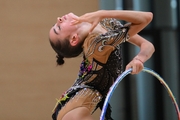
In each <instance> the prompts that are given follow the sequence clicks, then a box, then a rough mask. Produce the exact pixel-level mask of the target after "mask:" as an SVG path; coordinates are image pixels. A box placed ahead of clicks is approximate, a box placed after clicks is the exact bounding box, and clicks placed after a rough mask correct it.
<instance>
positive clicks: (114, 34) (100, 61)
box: [49, 10, 154, 120]
mask: <svg viewBox="0 0 180 120" xmlns="http://www.w3.org/2000/svg"><path fill="white" fill-rule="evenodd" d="M152 17H153V15H152V13H151V12H141V11H127V10H99V11H95V12H91V13H86V14H84V15H82V16H80V17H78V16H76V15H75V14H73V13H69V14H67V15H64V16H62V17H58V18H57V22H56V24H55V25H54V26H53V27H52V28H51V29H50V32H49V40H50V44H51V46H52V48H53V49H54V51H55V52H56V53H57V63H58V65H63V64H64V60H63V58H71V57H77V56H79V55H80V54H82V56H83V60H82V63H81V65H80V70H79V74H78V78H77V79H76V80H75V82H74V84H73V85H72V86H71V87H70V88H69V89H68V90H67V91H66V92H65V93H64V94H63V95H62V97H61V98H60V99H59V101H58V103H57V105H56V108H55V110H54V113H53V115H52V117H53V120H93V118H92V116H91V114H92V113H93V112H94V111H95V110H96V109H97V108H98V107H100V108H102V107H103V103H104V100H105V98H106V95H107V93H108V91H109V88H110V87H111V85H112V84H113V83H114V81H115V80H116V78H117V77H118V76H119V75H120V74H121V73H122V72H123V68H122V55H121V45H122V44H121V43H123V42H129V43H132V44H134V45H136V46H138V47H140V51H139V53H138V54H137V55H136V56H135V57H134V58H133V59H132V61H130V62H129V63H128V65H126V70H127V69H129V68H132V74H138V73H139V72H140V71H141V70H142V69H143V63H144V62H146V61H147V60H148V59H149V58H150V57H151V56H152V54H153V52H154V46H153V45H152V44H151V43H150V42H149V41H147V40H145V39H144V38H142V37H141V36H139V35H138V34H137V33H138V32H140V31H141V30H142V29H143V28H145V27H146V26H147V25H148V24H149V23H150V22H151V20H152ZM118 20H123V21H126V22H127V24H125V25H122V24H121V23H120V22H119V21H118ZM127 54H128V53H127ZM105 117H106V119H107V120H112V118H111V109H110V105H109V106H108V109H107V112H106V116H105Z"/></svg>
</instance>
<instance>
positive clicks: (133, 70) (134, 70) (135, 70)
mask: <svg viewBox="0 0 180 120" xmlns="http://www.w3.org/2000/svg"><path fill="white" fill-rule="evenodd" d="M136 72H137V68H136V66H133V67H132V74H136Z"/></svg>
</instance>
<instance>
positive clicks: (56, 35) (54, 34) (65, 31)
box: [49, 13, 77, 42]
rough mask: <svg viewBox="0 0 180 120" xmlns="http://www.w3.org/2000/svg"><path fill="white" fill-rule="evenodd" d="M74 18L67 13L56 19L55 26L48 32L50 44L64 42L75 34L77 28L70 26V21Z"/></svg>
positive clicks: (71, 14)
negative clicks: (58, 41)
mask: <svg viewBox="0 0 180 120" xmlns="http://www.w3.org/2000/svg"><path fill="white" fill-rule="evenodd" d="M74 17H77V16H76V15H74V14H73V13H69V14H66V15H64V16H62V17H58V18H57V22H56V23H55V25H53V27H52V28H51V29H50V32H49V37H50V39H51V40H52V42H56V41H57V40H64V39H65V38H67V37H68V36H71V35H72V34H73V33H75V32H76V30H77V27H76V26H75V25H71V21H72V20H73V18H74Z"/></svg>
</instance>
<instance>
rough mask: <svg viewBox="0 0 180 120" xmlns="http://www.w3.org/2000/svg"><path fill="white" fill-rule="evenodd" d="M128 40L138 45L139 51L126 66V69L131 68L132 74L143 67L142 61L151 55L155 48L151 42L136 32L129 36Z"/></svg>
mask: <svg viewBox="0 0 180 120" xmlns="http://www.w3.org/2000/svg"><path fill="white" fill-rule="evenodd" d="M128 42H130V43H132V44H134V45H136V46H138V47H140V52H139V53H138V54H137V55H136V56H135V57H134V58H133V59H132V61H131V62H129V63H128V65H127V66H126V70H127V69H129V68H133V71H132V74H137V73H139V72H140V71H141V70H142V69H143V63H144V62H146V61H147V60H148V59H149V58H150V57H151V56H152V54H153V53H154V51H155V48H154V46H153V44H152V43H150V42H149V41H147V40H146V39H144V38H143V37H141V36H139V35H138V34H136V35H134V36H133V37H131V38H130V40H129V41H128Z"/></svg>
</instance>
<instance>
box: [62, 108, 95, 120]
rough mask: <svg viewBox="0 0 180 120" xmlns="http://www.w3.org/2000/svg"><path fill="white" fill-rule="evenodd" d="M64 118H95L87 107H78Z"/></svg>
mask: <svg viewBox="0 0 180 120" xmlns="http://www.w3.org/2000/svg"><path fill="white" fill-rule="evenodd" d="M62 120H93V118H92V116H91V114H90V111H89V109H87V108H86V107H78V108H76V109H74V110H71V111H70V112H68V113H67V114H66V115H65V116H64V117H63V119H62Z"/></svg>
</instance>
